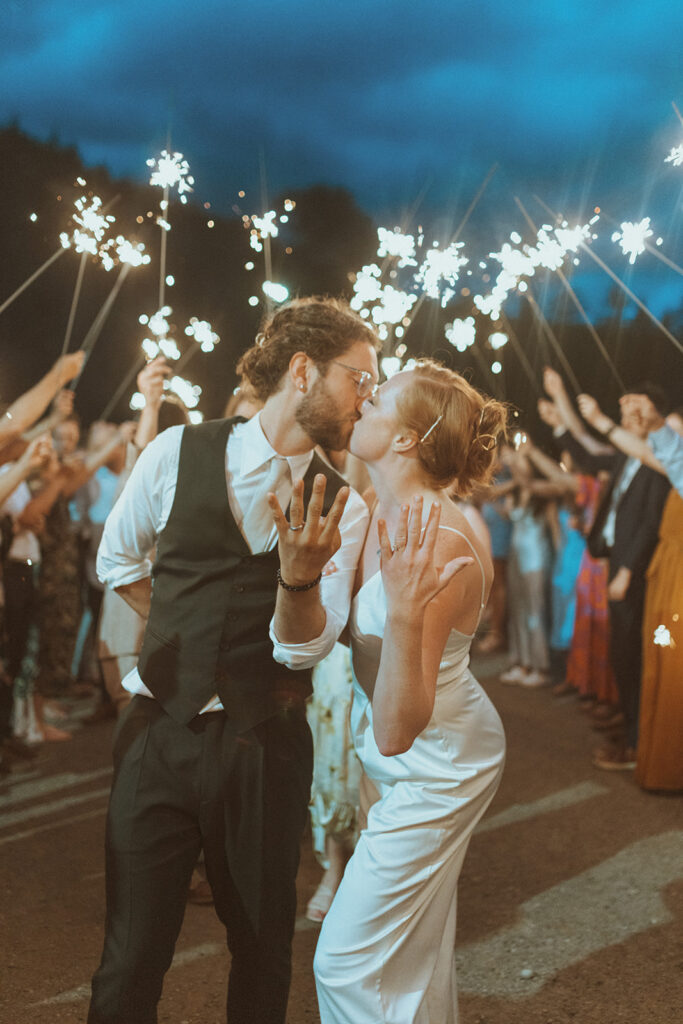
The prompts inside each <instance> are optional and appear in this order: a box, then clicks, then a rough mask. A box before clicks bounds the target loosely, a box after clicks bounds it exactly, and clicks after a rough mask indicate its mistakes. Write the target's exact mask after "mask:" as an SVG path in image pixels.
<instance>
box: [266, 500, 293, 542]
mask: <svg viewBox="0 0 683 1024" xmlns="http://www.w3.org/2000/svg"><path fill="white" fill-rule="evenodd" d="M268 506H269V508H270V511H271V512H272V513H273V521H274V522H275V526H276V528H277V535H278V537H280V536H281V535H282V533H283V531H285V530H288V529H289V523H288V522H287V517H286V516H285V514H284V512H283V511H282V508H281V506H280V502H279V501H278V500H277V497H276V496H275V494H274V493H273V492H272V491H269V492H268Z"/></svg>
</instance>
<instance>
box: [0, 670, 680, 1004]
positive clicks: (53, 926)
mask: <svg viewBox="0 0 683 1024" xmlns="http://www.w3.org/2000/svg"><path fill="white" fill-rule="evenodd" d="M500 667H501V660H500V658H498V659H496V658H494V657H488V658H486V659H479V661H478V662H475V670H476V673H477V675H478V677H479V678H480V680H481V681H482V683H483V684H484V686H485V687H486V689H487V691H488V693H489V695H490V696H491V698H492V700H493V702H494V703H495V705H496V707H497V708H498V710H499V712H500V714H501V717H502V719H503V722H504V724H505V728H506V733H507V737H508V758H507V765H506V770H505V774H504V777H503V782H502V784H501V787H500V790H499V792H498V794H497V796H496V798H495V800H494V802H493V803H492V805H491V807H490V808H489V811H488V813H487V815H486V817H485V818H484V819H483V821H482V822H481V823H480V826H479V828H478V830H477V832H476V833H475V835H474V837H473V839H472V843H471V846H470V850H469V854H468V857H467V860H466V862H465V866H464V869H463V873H462V877H461V881H460V892H459V901H458V902H459V906H458V939H457V946H456V955H457V964H458V986H459V991H460V1024H569V1022H572V1024H621V1022H624V1024H682V1022H683V800H681V798H680V796H675V795H664V794H651V793H644V792H643V791H642V790H641V789H640V788H639V787H638V786H637V785H636V783H635V782H634V780H633V776H632V773H630V772H603V771H599V770H597V769H595V768H593V767H592V765H591V762H590V753H591V750H592V748H593V746H595V745H596V742H597V737H596V734H595V733H593V732H592V731H591V728H590V724H589V722H588V721H587V718H586V715H585V714H582V713H581V711H580V710H579V709H578V706H577V702H576V700H575V699H574V698H573V697H563V698H555V697H553V696H552V694H551V693H550V691H549V690H547V689H540V690H523V689H521V688H520V687H517V686H504V685H503V684H501V683H500V682H498V681H497V672H498V671H499V670H500ZM72 710H73V712H74V714H75V716H76V718H74V721H76V719H77V715H78V712H80V713H85V711H86V710H87V707H85V706H84V705H73V707H72ZM112 730H113V723H112V722H102V723H100V724H97V725H91V726H83V727H81V728H80V729H77V731H75V732H74V737H73V739H72V740H71V741H70V742H62V743H50V744H44V745H43V747H42V748H41V749H40V751H39V754H38V756H37V758H36V759H35V760H34V761H31V762H28V761H27V762H17V763H16V764H15V766H14V770H13V771H12V773H11V774H10V775H8V776H6V777H4V778H3V779H2V780H1V781H0V887H1V888H0V891H1V893H2V897H1V898H2V915H0V948H2V950H3V954H2V958H1V959H0V965H1V966H0V978H1V984H0V1022H1V1024H59V1022H64V1024H84V1022H85V1017H86V1012H87V1005H88V992H89V982H90V978H91V976H92V973H93V971H94V970H95V968H96V966H97V963H98V961H99V956H100V951H101V944H102V933H103V932H102V929H103V912H104V863H103V837H104V822H105V813H106V804H107V793H108V789H109V783H110V780H111V763H110V748H111V733H112ZM682 744H683V741H682ZM319 875H320V871H319V869H318V867H317V865H316V864H315V861H314V858H313V855H312V852H311V845H310V836H309V835H306V837H305V838H304V842H303V844H302V858H301V868H300V872H299V878H298V891H299V919H298V921H297V930H296V933H295V937H294V960H293V970H294V976H293V984H292V991H291V997H290V1008H289V1015H288V1024H315V1022H317V1021H318V1014H317V1008H316V1000H315V990H314V985H313V978H312V971H311V963H312V959H313V952H314V949H315V942H316V937H317V927H316V926H315V925H313V924H311V923H310V922H308V921H307V920H306V918H305V917H304V914H303V912H304V908H305V906H306V902H307V900H308V899H309V897H310V896H311V894H312V893H313V891H314V889H315V887H316V884H317V881H318V878H319ZM228 971H229V959H228V956H227V953H226V950H225V939H224V933H223V929H222V927H221V925H220V923H219V922H218V920H217V918H216V917H215V914H214V912H213V909H212V908H211V907H205V906H192V905H188V908H187V913H186V916H185V921H184V924H183V929H182V932H181V935H180V939H179V941H178V945H177V951H176V957H175V960H174V963H173V966H172V968H171V970H170V971H169V973H168V975H167V978H166V983H165V987H164V994H163V997H162V1002H161V1004H160V1009H159V1024H223V1022H224V1021H225V1010H224V1006H225V992H226V986H227V977H228ZM349 1024H356V1022H349ZM397 1024H402V1022H397ZM434 1024H438V1022H434Z"/></svg>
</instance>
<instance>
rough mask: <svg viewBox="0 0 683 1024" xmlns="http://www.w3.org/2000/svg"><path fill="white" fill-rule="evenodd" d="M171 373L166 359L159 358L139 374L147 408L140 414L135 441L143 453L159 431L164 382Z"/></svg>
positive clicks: (138, 380)
mask: <svg viewBox="0 0 683 1024" xmlns="http://www.w3.org/2000/svg"><path fill="white" fill-rule="evenodd" d="M171 373H172V370H171V367H170V366H169V365H168V363H167V362H166V360H165V359H164V357H163V356H157V358H156V359H153V360H152V361H151V362H150V363H147V366H145V368H144V369H143V370H141V371H140V373H139V374H138V377H137V385H138V390H139V391H140V392H141V393H142V394H143V395H144V398H145V407H144V409H143V410H142V412H141V413H140V420H139V422H138V427H137V431H136V434H135V439H134V440H135V445H136V447H138V448H139V449H140V450H141V451H142V449H143V448H146V447H147V445H148V444H149V442H150V441H153V440H154V438H155V437H156V436H157V433H158V431H159V409H160V408H161V399H162V397H163V394H164V381H165V380H166V378H167V377H170V376H171Z"/></svg>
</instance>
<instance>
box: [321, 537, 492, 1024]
mask: <svg viewBox="0 0 683 1024" xmlns="http://www.w3.org/2000/svg"><path fill="white" fill-rule="evenodd" d="M440 529H451V527H440ZM453 532H455V533H458V534H460V536H463V537H464V534H461V533H460V531H459V530H454V531H453ZM465 540H466V541H467V543H468V544H470V542H469V540H468V539H467V537H465ZM470 547H472V545H471V544H470ZM472 551H473V554H474V557H475V559H476V561H477V562H478V564H479V567H480V568H481V569H482V602H481V604H482V608H483V604H484V583H483V568H482V566H481V561H480V559H479V557H478V555H477V553H476V551H475V550H474V548H472ZM385 619H386V600H385V595H384V590H383V587H382V577H381V574H380V573H379V572H377V573H376V574H375V575H374V576H372V577H370V579H368V580H367V581H366V582H365V584H364V585H363V587H362V588H361V589H360V591H359V592H358V594H357V595H356V597H355V598H354V601H353V605H352V609H351V621H350V635H351V653H352V662H353V671H354V693H353V706H352V710H351V730H352V735H353V739H354V744H355V746H356V751H357V753H358V756H359V758H360V760H361V763H362V765H363V769H364V773H365V777H364V779H363V783H362V784H361V813H362V814H363V813H364V814H365V815H366V816H367V825H366V827H364V829H363V831H362V833H361V836H360V839H359V841H358V845H357V846H356V850H355V852H354V854H353V857H352V858H351V860H350V861H349V864H348V866H347V868H346V872H345V874H344V878H343V880H342V883H341V886H340V887H339V891H338V892H337V895H336V897H335V899H334V902H333V904H332V907H331V909H330V911H329V913H328V914H327V916H326V917H325V920H324V923H323V927H322V930H321V933H320V939H319V942H318V947H317V950H316V955H315V963H314V969H315V975H316V985H317V989H318V1000H319V1005H320V1017H321V1022H322V1024H456V1022H457V1019H458V1010H457V991H456V982H455V953H454V945H455V922H456V890H457V884H458V876H459V874H460V869H461V867H462V863H463V860H464V857H465V854H466V852H467V847H468V844H469V841H470V838H471V836H472V832H473V830H474V827H475V825H476V824H477V822H478V821H479V819H480V818H481V816H482V815H483V814H484V812H485V810H486V808H487V807H488V805H489V803H490V801H491V799H492V798H493V796H494V794H495V792H496V789H497V787H498V783H499V781H500V776H501V773H502V769H503V762H504V758H505V736H504V733H503V727H502V725H501V722H500V719H499V717H498V714H497V712H496V710H495V708H494V707H493V705H492V704H491V702H490V701H489V699H488V697H487V696H486V694H485V693H484V691H483V689H482V688H481V687H480V686H479V684H478V683H477V681H476V680H475V679H474V677H473V676H472V674H471V672H470V671H469V668H468V665H469V650H470V644H471V642H472V636H469V635H466V634H464V633H459V632H458V631H457V630H453V631H452V632H451V634H450V636H449V638H448V641H447V643H446V648H445V650H444V654H443V658H442V661H441V664H440V667H439V674H438V679H437V686H436V699H435V703H434V711H433V713H432V717H431V720H430V722H429V724H428V726H427V727H426V729H424V730H423V731H422V732H421V733H420V735H419V736H418V737H417V738H416V739H415V741H414V742H413V745H412V746H411V748H410V750H408V751H407V752H406V753H405V754H400V755H396V756H393V757H384V756H383V755H382V754H380V752H379V750H378V749H377V745H376V743H375V739H374V735H373V731H372V705H371V703H370V697H369V695H371V694H372V690H373V686H374V683H375V678H376V676H377V671H378V668H379V661H380V654H381V647H382V633H383V630H384V622H385Z"/></svg>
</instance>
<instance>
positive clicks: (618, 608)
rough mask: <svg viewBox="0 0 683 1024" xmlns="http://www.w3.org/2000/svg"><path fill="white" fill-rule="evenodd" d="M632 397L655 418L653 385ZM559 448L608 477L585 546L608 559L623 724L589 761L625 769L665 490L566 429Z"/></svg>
mask: <svg viewBox="0 0 683 1024" xmlns="http://www.w3.org/2000/svg"><path fill="white" fill-rule="evenodd" d="M553 374H554V372H553V371H548V370H546V374H545V385H546V388H547V389H548V388H549V389H550V391H551V394H553V397H555V395H556V394H561V393H563V392H564V386H563V384H562V381H561V378H559V375H557V374H554V375H553ZM632 393H634V394H637V393H645V394H647V395H648V397H649V398H650V399H651V400H652V401H653V404H655V405H656V406H657V407H658V408H659V410H660V413H661V412H662V411H663V407H664V405H665V403H666V399H665V396H664V395H663V394H662V393H661V392H660V390H659V389H658V388H656V387H654V386H653V385H641V387H640V389H638V388H636V389H634V391H633V392H632ZM564 394H565V395H566V392H564ZM626 398H627V396H624V397H623V398H622V399H621V426H622V427H623V428H624V429H625V430H628V431H630V432H631V433H633V434H635V435H636V437H639V438H640V439H641V440H643V441H644V440H645V439H646V438H647V436H648V430H647V429H646V428H645V427H644V425H643V424H642V423H641V422H640V421H639V419H638V417H637V416H636V415H635V414H634V413H633V411H632V410H631V408H630V406H629V403H628V401H627V400H626ZM561 443H562V444H563V445H565V446H566V447H567V448H568V449H569V451H570V452H571V454H572V456H573V457H574V458H575V459H576V461H577V463H578V464H579V465H583V466H585V467H586V468H587V469H589V470H592V471H593V472H597V471H599V470H602V469H608V470H609V471H610V474H611V475H610V481H609V484H608V488H607V491H606V492H605V494H604V496H603V498H602V500H601V502H600V505H599V507H598V510H597V513H596V517H595V522H594V523H593V526H592V528H591V531H590V533H589V535H588V547H589V549H590V551H591V554H592V555H593V556H594V557H606V558H607V559H608V561H609V582H608V586H607V594H608V598H609V615H610V659H611V662H612V668H613V669H614V674H615V677H616V681H617V687H618V690H619V697H620V704H621V711H622V713H623V716H624V724H623V733H621V734H620V735H618V736H616V737H615V740H614V743H613V744H612V745H611V746H608V747H605V748H601V749H599V750H597V751H596V752H595V755H594V757H593V764H594V765H595V767H596V768H601V769H604V770H608V771H618V770H628V769H632V768H634V767H635V763H636V744H637V739H638V709H639V702H640V678H641V662H642V637H641V630H642V624H643V607H644V601H645V574H646V570H647V566H648V563H649V561H650V559H651V557H652V554H653V552H654V549H655V546H656V544H657V534H658V531H659V525H660V521H661V518H662V511H663V508H664V504H665V502H666V499H667V497H668V492H669V489H670V486H669V482H668V480H667V479H666V477H664V476H662V475H661V474H660V473H657V472H656V471H655V470H653V469H650V468H649V467H648V466H644V465H642V464H641V463H640V462H639V461H638V459H635V458H632V457H627V456H625V455H623V454H622V453H620V452H616V451H615V450H614V449H611V451H610V452H609V453H607V454H594V453H591V452H589V451H588V450H586V449H585V447H584V446H583V445H582V444H581V443H578V442H577V441H576V440H575V439H574V438H573V437H572V436H571V434H570V433H569V432H567V433H565V434H563V435H562V436H561Z"/></svg>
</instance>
